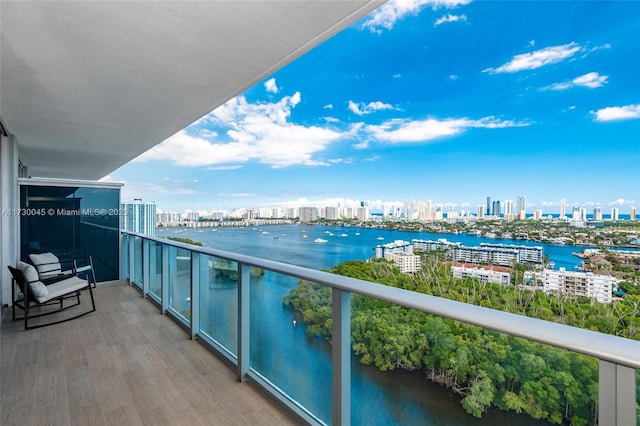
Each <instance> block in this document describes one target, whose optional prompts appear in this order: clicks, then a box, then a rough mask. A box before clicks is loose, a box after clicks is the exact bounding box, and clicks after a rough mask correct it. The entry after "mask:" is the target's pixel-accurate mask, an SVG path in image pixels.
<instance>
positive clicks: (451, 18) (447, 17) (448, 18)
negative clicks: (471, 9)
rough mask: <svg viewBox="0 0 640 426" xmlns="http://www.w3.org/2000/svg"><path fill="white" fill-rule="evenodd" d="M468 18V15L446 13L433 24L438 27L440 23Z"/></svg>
mask: <svg viewBox="0 0 640 426" xmlns="http://www.w3.org/2000/svg"><path fill="white" fill-rule="evenodd" d="M466 20H467V15H452V14H450V13H449V14H447V15H444V16H442V17H440V18H438V19H436V22H435V23H434V24H433V26H434V27H437V26H439V25H442V24H446V23H448V22H458V21H466Z"/></svg>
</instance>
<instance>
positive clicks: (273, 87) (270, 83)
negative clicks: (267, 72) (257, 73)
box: [264, 78, 278, 93]
mask: <svg viewBox="0 0 640 426" xmlns="http://www.w3.org/2000/svg"><path fill="white" fill-rule="evenodd" d="M264 88H265V89H266V91H267V92H269V93H278V85H277V84H276V79H275V78H270V79H269V80H267V81H265V82H264Z"/></svg>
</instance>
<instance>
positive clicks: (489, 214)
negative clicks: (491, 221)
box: [485, 197, 491, 216]
mask: <svg viewBox="0 0 640 426" xmlns="http://www.w3.org/2000/svg"><path fill="white" fill-rule="evenodd" d="M485 213H486V215H487V216H491V197H487V211H486V212H485Z"/></svg>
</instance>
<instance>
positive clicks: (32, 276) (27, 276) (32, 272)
mask: <svg viewBox="0 0 640 426" xmlns="http://www.w3.org/2000/svg"><path fill="white" fill-rule="evenodd" d="M18 269H19V270H20V272H22V276H23V277H24V280H25V281H26V282H28V283H32V282H35V281H40V277H39V276H38V271H36V268H34V267H33V265H29V264H28V263H26V262H18Z"/></svg>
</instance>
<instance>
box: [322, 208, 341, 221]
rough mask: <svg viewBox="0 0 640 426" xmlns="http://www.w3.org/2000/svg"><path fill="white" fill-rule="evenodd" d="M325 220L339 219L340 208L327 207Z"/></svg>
mask: <svg viewBox="0 0 640 426" xmlns="http://www.w3.org/2000/svg"><path fill="white" fill-rule="evenodd" d="M325 218H326V219H327V220H336V219H339V217H338V208H337V207H325Z"/></svg>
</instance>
